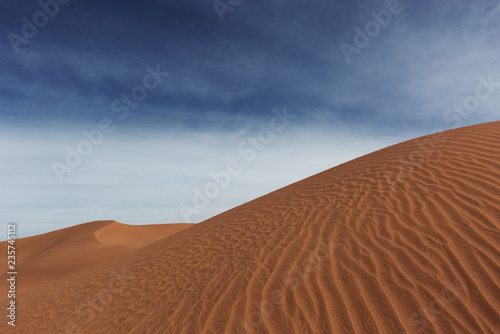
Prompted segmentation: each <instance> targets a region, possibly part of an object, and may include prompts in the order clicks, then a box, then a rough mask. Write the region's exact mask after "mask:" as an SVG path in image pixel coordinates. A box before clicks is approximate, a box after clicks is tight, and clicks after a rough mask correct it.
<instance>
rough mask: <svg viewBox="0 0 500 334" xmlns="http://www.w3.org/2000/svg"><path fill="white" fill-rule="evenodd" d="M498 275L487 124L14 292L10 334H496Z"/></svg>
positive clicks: (498, 149) (495, 196) (496, 206)
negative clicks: (15, 311)
mask: <svg viewBox="0 0 500 334" xmlns="http://www.w3.org/2000/svg"><path fill="white" fill-rule="evenodd" d="M419 152H420V153H419ZM326 153H327V152H325V154H326ZM407 161H410V162H409V163H407ZM283 168H286V166H283ZM395 180H399V182H397V183H395ZM115 233H116V234H115ZM125 234H126V233H125ZM106 235H107V236H106V237H100V238H101V239H100V240H103V242H105V243H106V244H112V245H114V246H115V247H118V246H117V245H119V244H120V240H122V238H124V239H125V240H129V238H128V236H125V237H123V233H122V231H116V232H115V231H109V233H107V234H106ZM65 238H71V235H67V236H66V237H65ZM132 239H133V238H132ZM63 240H66V239H64V238H61V240H60V241H58V242H59V243H62V242H63ZM104 240H105V241H104ZM84 244H85V243H82V245H84ZM86 244H89V243H88V242H87V243H86ZM39 247H44V248H49V249H50V248H51V247H54V246H53V245H48V246H47V245H40V246H39ZM61 247H62V246H61ZM80 249H82V247H81V248H80ZM46 251H49V250H46ZM75 253H76V252H75ZM51 256H52V259H53V260H54V262H52V263H51V262H50V259H48V258H47V260H44V262H37V265H36V266H42V265H43V266H49V267H50V268H51V269H50V271H51V272H52V271H57V270H61V271H66V267H65V266H66V265H67V263H68V262H67V261H69V255H63V254H60V253H58V252H56V251H54V253H53V254H51ZM59 256H62V257H63V259H64V262H63V263H65V264H64V266H63V265H60V264H58V262H57V261H56V259H58V258H59ZM89 261H95V260H93V259H89ZM499 263H500V122H494V123H487V124H481V125H477V126H471V127H466V128H461V129H456V130H451V131H447V132H445V133H443V134H440V135H439V136H427V137H423V138H419V139H417V140H411V141H408V142H404V143H401V144H398V145H395V146H391V147H389V148H386V149H383V150H380V151H377V152H374V153H371V154H368V155H366V156H363V157H361V158H358V159H355V160H353V161H350V162H348V163H345V164H342V165H340V166H337V167H335V168H332V169H330V170H327V171H325V172H322V173H320V174H317V175H315V176H312V177H310V178H307V179H305V180H302V181H300V182H298V183H295V184H292V185H290V186H287V187H285V188H283V189H280V190H278V191H275V192H273V193H270V194H268V195H266V196H263V197H261V198H258V199H256V200H254V201H251V202H249V203H247V204H244V205H241V206H239V207H236V208H234V209H232V210H229V211H227V212H225V213H223V214H220V215H218V216H216V217H213V218H211V219H208V220H206V221H205V222H203V223H200V224H198V225H196V226H193V227H191V228H189V229H186V230H183V231H180V232H178V233H176V234H173V235H171V236H169V237H166V238H164V239H162V240H160V241H158V242H156V243H152V244H150V245H148V246H145V247H143V248H140V249H137V250H135V251H131V252H130V253H128V255H127V256H122V257H117V258H115V259H113V260H110V261H106V262H103V263H101V264H99V265H94V266H92V267H90V268H88V269H86V270H81V271H78V272H76V273H74V274H72V275H69V276H66V277H64V278H62V279H59V280H58V281H53V282H52V283H48V284H45V285H43V286H40V287H37V288H36V289H32V290H31V291H27V292H25V293H22V294H21V295H20V296H19V298H18V304H19V309H18V326H17V328H16V329H17V331H16V332H19V333H29V334H36V333H41V334H46V333H57V334H59V333H103V334H104V333H106V334H108V333H137V334H139V333H141V334H142V333H186V334H192V333H228V334H229V333H231V334H232V333H280V334H281V333H283V334H285V333H286V334H288V333H318V334H324V333H349V334H352V333H397V334H401V333H405V332H406V333H500V265H499ZM33 266H35V264H33ZM26 280H28V278H26ZM3 322H4V323H5V320H4V321H3ZM4 327H5V326H4V325H3V324H2V327H1V328H4ZM12 332H14V331H12Z"/></svg>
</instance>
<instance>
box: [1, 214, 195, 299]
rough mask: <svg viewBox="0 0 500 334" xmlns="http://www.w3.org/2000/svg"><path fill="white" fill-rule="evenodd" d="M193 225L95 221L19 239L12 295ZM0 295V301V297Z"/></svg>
mask: <svg viewBox="0 0 500 334" xmlns="http://www.w3.org/2000/svg"><path fill="white" fill-rule="evenodd" d="M192 225H193V224H161V225H139V226H133V225H125V224H120V223H118V222H115V221H97V222H91V223H86V224H81V225H77V226H73V227H70V228H65V229H62V230H58V231H54V232H49V233H45V234H42V235H37V236H34V237H28V238H22V239H19V240H17V241H16V244H15V245H14V246H15V247H16V248H17V249H18V252H17V256H16V262H17V263H16V270H17V271H18V272H19V275H18V277H17V282H16V292H18V293H23V292H25V291H29V290H32V289H35V288H38V287H40V286H42V285H45V284H47V283H50V282H52V281H56V280H58V279H61V278H63V277H66V276H69V275H72V274H74V273H77V272H79V271H82V270H84V269H87V268H90V267H93V266H95V265H98V264H100V263H103V262H105V261H108V260H111V259H114V258H116V257H118V256H121V255H124V254H126V253H128V252H131V251H133V250H136V249H138V248H141V247H143V246H146V245H149V244H150V243H152V242H155V241H158V240H160V239H163V238H165V237H167V236H170V235H172V234H175V233H177V232H179V231H181V230H183V229H186V228H188V227H190V226H192ZM0 250H2V252H1V253H0V273H2V275H0V291H7V290H8V289H7V287H8V284H7V275H6V274H5V273H6V272H7V242H6V241H4V242H1V243H0ZM3 297H4V296H3V294H2V298H3Z"/></svg>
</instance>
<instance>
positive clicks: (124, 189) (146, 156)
mask: <svg viewBox="0 0 500 334" xmlns="http://www.w3.org/2000/svg"><path fill="white" fill-rule="evenodd" d="M271 116H272V114H271ZM270 118H271V117H270ZM90 127H91V125H88V126H86V128H90ZM266 127H269V125H268V123H267V122H261V123H259V124H253V125H249V126H248V127H246V128H244V129H240V131H238V132H234V131H226V132H218V133H210V132H204V133H203V132H198V131H190V130H189V129H186V128H177V129H176V128H173V129H169V130H168V131H162V132H159V131H155V132H151V131H150V130H147V131H140V130H138V129H136V128H134V129H131V128H126V127H124V128H118V129H117V130H116V133H113V134H110V135H108V136H107V137H105V138H104V141H103V143H102V144H101V145H100V146H98V147H96V148H95V149H94V151H93V152H92V154H91V155H89V156H87V157H85V159H84V161H83V163H82V164H81V165H80V166H78V167H77V168H75V169H74V171H73V172H72V173H71V174H67V175H65V176H64V182H63V183H59V182H58V180H57V177H56V176H55V174H54V172H53V170H52V167H51V163H52V162H53V161H54V160H56V161H60V162H62V163H64V158H65V153H66V151H65V146H66V145H70V146H73V147H74V146H75V145H76V144H77V143H78V142H79V141H81V140H82V139H84V137H83V136H82V135H81V132H80V130H81V128H78V127H76V128H75V127H66V128H65V130H52V132H50V135H49V136H46V132H45V131H41V130H40V129H37V128H32V129H29V131H27V130H28V129H26V128H21V129H12V128H10V129H2V131H1V135H0V137H1V138H0V140H1V141H2V142H3V143H4V144H5V145H4V146H3V147H2V148H1V150H0V154H1V155H2V157H4V159H5V161H8V162H10V163H8V164H2V166H1V167H0V186H1V187H2V189H3V191H2V195H1V198H0V202H1V203H2V210H1V211H2V220H3V221H16V222H18V223H19V224H20V227H21V229H20V231H21V232H20V233H21V234H22V236H27V235H32V234H37V233H41V232H47V231H50V230H53V229H55V228H62V227H67V226H72V225H75V224H80V223H83V222H87V221H92V220H103V219H115V220H118V221H121V222H123V223H130V224H152V223H175V222H184V219H183V216H182V214H181V213H180V211H179V206H180V205H181V204H186V205H192V200H193V194H194V193H193V191H194V189H195V188H198V189H203V187H204V185H206V184H207V183H209V182H211V181H212V179H211V178H210V176H209V173H210V172H214V173H217V172H219V171H222V170H225V169H226V165H227V163H228V162H229V161H232V160H236V161H238V163H239V164H240V166H241V168H242V172H241V173H240V174H238V175H236V176H234V177H232V180H231V182H230V183H229V185H228V186H227V187H226V188H224V189H222V190H221V191H220V194H219V195H218V196H217V197H216V198H214V199H213V200H211V201H210V205H208V206H207V207H206V208H204V209H203V210H201V211H200V213H199V214H197V215H195V216H193V217H192V221H193V222H198V221H202V220H204V219H206V218H209V217H211V216H213V215H215V214H218V213H221V212H223V211H225V210H228V209H230V208H232V207H234V206H236V205H240V204H243V203H244V202H246V201H249V200H251V199H254V198H256V197H259V196H262V195H264V194H266V193H267V192H270V191H273V190H276V189H278V188H280V187H283V186H285V185H288V184H290V183H293V182H295V181H298V180H300V179H303V178H305V177H308V176H311V175H313V174H315V173H318V172H320V171H322V170H325V169H328V168H331V167H333V166H334V165H338V164H340V163H343V162H345V161H347V160H350V159H353V158H356V157H358V156H360V155H362V154H365V153H368V152H370V151H373V150H376V149H379V148H382V147H385V146H387V145H389V144H392V143H395V142H397V141H399V140H400V138H394V137H386V138H380V137H378V136H377V137H373V136H370V135H369V134H366V135H365V136H362V137H361V136H353V135H352V133H351V132H350V131H346V129H336V130H334V129H320V128H318V129H316V130H313V131H311V129H310V128H302V127H300V126H297V125H293V126H292V125H291V126H290V127H289V128H287V129H285V130H284V131H283V132H282V133H279V134H276V136H275V138H274V139H273V140H272V142H270V143H268V144H266V145H264V147H265V149H264V150H262V151H258V152H257V154H256V156H255V157H254V159H253V160H251V161H247V158H249V155H244V154H241V152H240V151H239V150H238V146H240V145H241V144H242V143H243V142H246V141H247V140H248V137H250V136H257V135H258V134H259V132H260V131H261V129H264V128H266ZM63 128H64V127H63ZM84 128H85V127H84ZM252 129H256V130H252ZM298 157H300V158H298Z"/></svg>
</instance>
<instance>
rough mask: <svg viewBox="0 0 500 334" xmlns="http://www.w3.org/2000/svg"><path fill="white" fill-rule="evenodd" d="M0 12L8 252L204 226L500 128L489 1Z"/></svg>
mask: <svg viewBox="0 0 500 334" xmlns="http://www.w3.org/2000/svg"><path fill="white" fill-rule="evenodd" d="M228 3H232V4H233V5H229V4H228ZM0 9H1V10H0V36H3V37H2V39H1V41H0V55H1V59H2V61H1V62H0V73H1V75H0V156H1V157H2V164H0V189H1V191H0V221H1V222H2V224H3V225H4V226H5V228H2V230H0V237H1V238H2V239H5V235H6V230H7V223H8V222H17V223H18V224H19V225H18V226H19V237H25V236H30V235H35V234H40V233H45V232H48V231H52V230H55V229H60V228H64V227H68V226H72V225H76V224H81V223H85V222H88V221H93V220H105V219H113V220H117V221H120V222H122V223H127V224H158V223H177V222H186V221H190V222H200V221H203V220H204V219H207V218H209V217H211V216H213V215H216V214H218V213H221V212H223V211H225V210H228V209H230V208H232V207H234V206H237V205H240V204H243V203H245V202H247V201H249V200H252V199H254V198H256V197H259V196H262V195H265V194H266V193H268V192H270V191H273V190H276V189H278V188H280V187H283V186H286V185H288V184H290V183H293V182H296V181H299V180H301V179H303V178H305V177H308V176H311V175H313V174H315V173H318V172H320V171H323V170H325V169H328V168H331V167H333V166H335V165H338V164H340V163H343V162H346V161H348V160H351V159H353V158H356V157H359V156H361V155H364V154H366V153H369V152H372V151H374V150H377V149H381V148H383V147H386V146H389V145H392V144H395V143H397V142H401V141H404V140H408V139H412V138H415V137H418V136H421V135H425V134H430V133H433V132H434V131H436V130H437V129H442V130H446V129H451V128H455V127H459V126H466V125H471V124H478V123H483V122H490V121H496V120H498V118H499V117H498V115H499V112H498V106H499V105H500V70H499V67H498V58H499V55H500V41H499V39H498V36H499V32H500V29H499V24H500V23H499V20H498V18H499V15H500V4H499V3H498V2H496V1H486V0H482V1H475V2H474V3H473V4H472V3H470V2H467V1H465V0H450V1H439V2H438V1H431V0H421V1H411V0H401V1H378V0H376V1H362V0H356V1H349V2H348V1H326V0H325V1H314V2H304V1H297V0H291V1H271V2H270V1H245V0H242V1H231V2H228V1H222V0H221V1H219V0H217V1H199V0H196V1H190V2H189V3H188V2H180V1H157V0H146V1H138V0H137V1H106V2H102V1H95V0H90V1H76V0H72V1H71V0H70V1H68V0H64V1H63V0H60V1H59V2H56V1H55V0H48V1H47V0H42V1H41V2H38V1H35V0H30V1H27V0H20V1H16V2H12V1H0ZM167 73H168V74H167ZM214 175H215V176H214ZM227 175H229V179H228V178H227V177H226V176H227ZM218 177H219V178H218ZM214 179H216V180H214ZM226 181H227V182H226ZM199 193H201V194H202V197H204V198H201V199H200V195H199ZM197 206H198V207H197ZM189 207H190V209H189ZM183 208H184V209H183ZM186 208H188V209H187V210H188V211H186ZM183 210H184V211H183ZM4 230H5V231H4Z"/></svg>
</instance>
